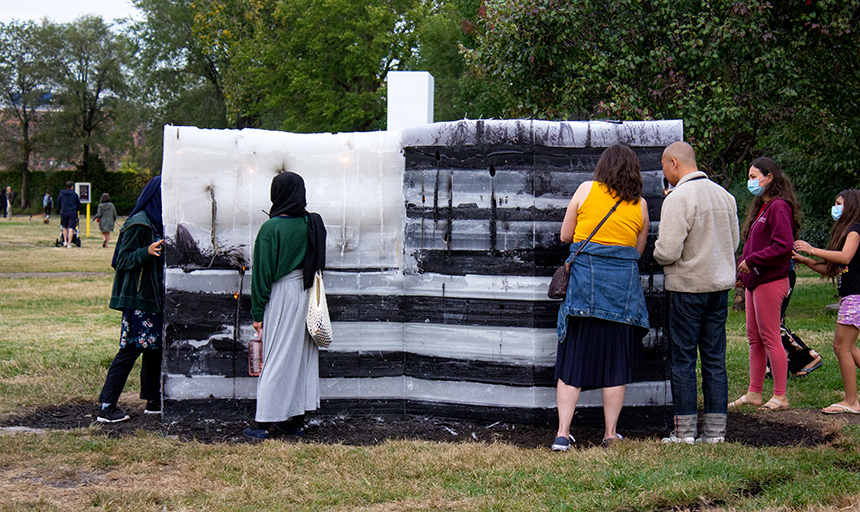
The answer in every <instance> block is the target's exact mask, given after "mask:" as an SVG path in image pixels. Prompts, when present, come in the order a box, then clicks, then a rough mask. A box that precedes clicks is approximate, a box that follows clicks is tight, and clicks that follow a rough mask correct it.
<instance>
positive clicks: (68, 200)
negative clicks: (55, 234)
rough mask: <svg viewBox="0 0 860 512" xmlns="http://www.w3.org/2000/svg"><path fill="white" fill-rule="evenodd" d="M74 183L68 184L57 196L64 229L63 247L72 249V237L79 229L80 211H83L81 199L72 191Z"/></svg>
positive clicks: (61, 224)
mask: <svg viewBox="0 0 860 512" xmlns="http://www.w3.org/2000/svg"><path fill="white" fill-rule="evenodd" d="M74 185H75V184H74V183H72V182H71V181H67V182H66V188H64V189H63V190H61V191H60V195H59V196H57V208H59V210H60V227H61V228H62V229H63V246H65V247H69V248H71V247H72V235H73V234H74V232H75V228H77V227H78V210H80V209H81V198H80V197H78V195H77V194H76V193H75V191H74V190H72V187H74Z"/></svg>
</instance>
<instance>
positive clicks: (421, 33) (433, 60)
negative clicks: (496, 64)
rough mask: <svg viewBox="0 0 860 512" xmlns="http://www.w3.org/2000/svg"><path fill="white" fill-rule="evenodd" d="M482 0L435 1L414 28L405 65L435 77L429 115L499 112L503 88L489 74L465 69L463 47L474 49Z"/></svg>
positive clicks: (454, 117) (477, 115)
mask: <svg viewBox="0 0 860 512" xmlns="http://www.w3.org/2000/svg"><path fill="white" fill-rule="evenodd" d="M483 12H484V9H483V7H482V1H481V0H449V1H447V2H439V3H434V4H433V5H432V8H431V11H430V14H429V15H428V16H426V17H425V18H424V19H422V20H421V21H420V23H418V25H417V27H416V36H417V52H416V53H415V54H414V56H413V58H412V60H410V61H409V62H407V63H406V64H405V66H406V68H407V69H410V70H416V71H428V72H429V73H430V74H431V75H433V78H434V82H435V97H434V104H433V107H434V119H435V120H436V121H454V120H458V119H463V118H467V117H471V118H480V117H495V116H500V115H501V114H502V113H503V108H502V106H503V105H504V100H503V99H501V98H500V95H499V92H500V91H501V90H503V88H501V87H498V85H497V84H496V83H495V82H494V80H492V78H493V77H492V76H489V75H479V74H477V73H475V71H474V70H473V69H470V68H469V67H468V65H467V62H466V59H465V52H466V51H467V50H468V49H473V48H474V47H475V43H476V40H475V38H476V36H477V35H478V34H479V33H480V31H481V27H480V25H479V23H478V17H479V15H482V14H483Z"/></svg>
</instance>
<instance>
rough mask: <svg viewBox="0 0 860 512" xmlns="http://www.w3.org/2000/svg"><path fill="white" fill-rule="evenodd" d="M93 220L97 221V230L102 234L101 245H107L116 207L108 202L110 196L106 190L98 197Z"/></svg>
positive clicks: (114, 220) (114, 219)
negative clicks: (97, 205)
mask: <svg viewBox="0 0 860 512" xmlns="http://www.w3.org/2000/svg"><path fill="white" fill-rule="evenodd" d="M93 220H95V221H97V222H98V223H99V231H100V232H101V234H102V247H107V244H108V242H110V233H111V231H113V228H114V223H115V222H116V208H114V206H113V203H111V202H110V196H109V195H108V193H107V192H105V193H104V194H102V197H101V199H99V207H98V210H96V216H95V217H94V219H93Z"/></svg>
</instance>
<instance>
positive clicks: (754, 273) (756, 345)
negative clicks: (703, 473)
mask: <svg viewBox="0 0 860 512" xmlns="http://www.w3.org/2000/svg"><path fill="white" fill-rule="evenodd" d="M747 188H748V189H749V191H750V193H751V194H752V195H754V196H755V199H753V201H752V203H751V204H750V208H749V211H748V212H747V218H746V221H744V227H743V230H742V233H743V237H744V239H745V240H746V241H745V242H744V249H743V253H742V254H741V262H740V263H738V278H739V279H740V281H741V282H742V283H743V285H744V288H746V292H745V302H746V316H747V319H746V324H747V337H748V338H749V342H750V362H749V364H750V373H749V375H750V382H749V388H748V390H747V392H746V394H744V395H743V396H741V397H740V398H738V399H737V400H735V401H734V402H732V403H731V404H729V407H740V406H742V405H745V404H749V405H757V406H760V409H762V410H770V411H781V410H784V409H788V408H789V403H788V396H787V394H786V389H787V380H788V359H787V357H786V354H785V348H783V346H782V336H781V333H780V329H779V323H780V322H779V317H780V308H781V306H782V302H783V300H784V299H785V297H786V296H787V295H788V271H789V268H790V267H791V250H792V247H793V245H794V237H795V235H796V234H797V232H798V230H799V229H800V205H799V204H798V202H797V199H796V198H795V195H794V187H793V186H792V185H791V182H790V181H789V180H788V178H787V177H786V176H785V175H784V174H783V173H782V170H781V169H780V168H779V166H778V165H776V162H774V161H773V160H771V159H770V158H767V157H761V158H756V159H755V160H754V161H753V163H752V165H751V166H750V169H749V180H748V182H747ZM768 361H770V365H771V369H772V372H773V397H771V399H770V400H768V401H767V402H766V403H764V404H762V389H763V387H764V377H765V372H766V371H767V362H768Z"/></svg>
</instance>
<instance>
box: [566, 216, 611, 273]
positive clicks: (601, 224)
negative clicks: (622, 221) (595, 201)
mask: <svg viewBox="0 0 860 512" xmlns="http://www.w3.org/2000/svg"><path fill="white" fill-rule="evenodd" d="M621 201H622V200H621V199H619V200H618V202H617V203H615V206H613V207H612V208H611V209H610V210H609V213H607V214H606V217H603V220H602V221H600V224H598V225H597V227H596V228H594V231H592V232H591V234H590V235H588V238H586V239H585V240H584V241H583V242H582V245H580V246H579V249H577V250H576V252H575V253H574V254H573V258H572V259H571V260H570V261H565V262H564V265H565V267H567V269H568V270H570V264H571V263H573V260H575V259H576V257H577V256H579V253H581V252H582V249H584V248H585V245H586V244H587V243H588V242H589V241H591V238H592V237H593V236H594V234H595V233H597V230H598V229H600V227H601V226H603V224H604V223H605V222H606V219H608V218H609V216H610V215H612V214H613V213H615V210H617V209H618V205H620V204H621Z"/></svg>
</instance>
